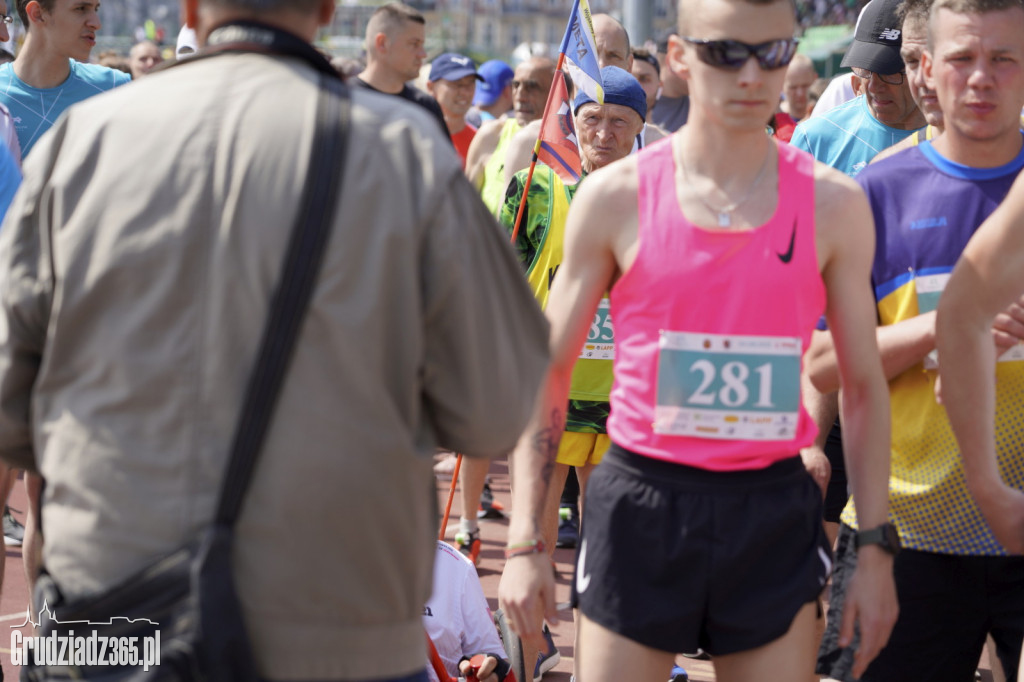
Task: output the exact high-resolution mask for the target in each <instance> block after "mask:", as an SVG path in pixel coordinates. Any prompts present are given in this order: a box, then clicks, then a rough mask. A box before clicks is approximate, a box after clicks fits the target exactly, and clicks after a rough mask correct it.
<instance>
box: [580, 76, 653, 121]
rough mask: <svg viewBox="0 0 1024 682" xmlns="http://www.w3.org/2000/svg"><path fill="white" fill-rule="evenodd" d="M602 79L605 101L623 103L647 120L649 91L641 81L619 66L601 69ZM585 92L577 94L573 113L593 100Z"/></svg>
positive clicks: (641, 118)
mask: <svg viewBox="0 0 1024 682" xmlns="http://www.w3.org/2000/svg"><path fill="white" fill-rule="evenodd" d="M601 80H602V81H604V82H603V83H602V85H603V86H604V103H605V104H621V105H622V106H624V107H629V108H630V109H632V110H633V111H635V112H636V113H638V114H640V120H642V121H646V120H647V93H646V92H644V89H643V88H642V87H640V81H638V80H637V79H636V78H633V75H632V74H630V73H629V72H628V71H625V70H624V69H620V68H619V67H617V66H606V67H604V68H603V69H601ZM593 101H594V100H592V99H591V98H590V97H589V96H588V95H587V94H586V93H585V92H583V91H580V92H579V94H577V95H576V101H575V102H574V105H573V110H572V112H573V114H575V113H576V112H578V111H579V110H580V107H582V106H583V105H584V104H589V103H591V102H593Z"/></svg>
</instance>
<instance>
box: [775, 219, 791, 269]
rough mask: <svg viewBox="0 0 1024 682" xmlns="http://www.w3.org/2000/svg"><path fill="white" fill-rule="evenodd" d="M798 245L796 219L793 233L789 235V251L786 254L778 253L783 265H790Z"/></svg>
mask: <svg viewBox="0 0 1024 682" xmlns="http://www.w3.org/2000/svg"><path fill="white" fill-rule="evenodd" d="M795 245H796V218H793V233H792V234H791V235H789V250H788V251H786V253H776V254H775V255H776V256H778V257H779V260H780V261H782V262H783V263H789V261H791V260H793V247H794V246H795Z"/></svg>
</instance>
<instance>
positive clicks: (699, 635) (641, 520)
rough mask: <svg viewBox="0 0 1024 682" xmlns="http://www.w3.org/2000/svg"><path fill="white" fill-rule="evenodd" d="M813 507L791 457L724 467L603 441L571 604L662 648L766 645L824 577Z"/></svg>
mask: <svg viewBox="0 0 1024 682" xmlns="http://www.w3.org/2000/svg"><path fill="white" fill-rule="evenodd" d="M821 513H822V501H821V490H820V488H818V486H817V485H816V484H815V483H814V480H813V479H812V478H811V476H810V475H809V474H808V473H807V471H806V470H805V469H804V467H803V464H802V462H801V460H800V457H798V456H794V457H793V458H791V459H787V460H785V461H782V462H778V463H776V464H774V465H772V466H770V467H768V468H767V469H761V470H757V471H740V472H724V473H723V472H715V471H707V470H703V469H696V468H693V467H687V466H682V465H679V464H673V463H671V462H663V461H660V460H655V459H652V458H649V457H643V456H640V455H636V454H634V453H631V452H629V451H627V450H624V449H623V448H620V447H619V446H617V445H615V444H612V446H611V448H610V449H609V450H608V453H607V454H606V455H605V458H604V461H603V462H602V463H601V466H599V467H597V468H596V469H595V470H594V473H593V474H592V475H591V477H590V481H589V482H588V484H587V495H586V505H585V506H584V510H583V534H582V542H581V544H580V548H579V550H578V555H577V566H576V574H575V579H574V581H573V604H574V605H575V606H578V607H579V608H581V609H582V611H583V613H584V615H586V616H587V618H589V619H590V620H592V621H594V622H596V623H598V624H599V625H601V626H603V627H605V628H608V629H609V630H611V631H613V632H616V633H618V634H621V635H623V636H625V637H627V638H629V639H632V640H634V641H636V642H639V643H640V644H643V645H645V646H649V647H652V648H655V649H660V650H662V651H670V652H674V653H675V652H682V651H696V650H697V649H698V648H700V649H704V650H705V651H707V652H708V653H710V654H712V655H719V656H721V655H725V654H732V653H737V652H740V651H747V650H749V649H753V648H756V647H759V646H762V645H764V644H768V643H769V642H772V641H774V640H776V639H778V638H779V637H781V636H782V635H784V634H785V633H786V632H787V631H788V630H789V627H790V625H791V624H792V622H793V618H794V617H795V616H796V614H797V612H798V611H799V610H800V609H801V608H802V607H803V606H804V605H805V604H807V603H809V602H813V601H815V600H816V599H817V598H818V596H819V595H820V594H821V590H822V588H823V587H824V585H825V582H826V580H827V579H828V575H829V571H830V570H831V565H832V556H831V551H830V548H829V546H828V541H827V540H826V539H825V535H824V531H823V529H822V524H821Z"/></svg>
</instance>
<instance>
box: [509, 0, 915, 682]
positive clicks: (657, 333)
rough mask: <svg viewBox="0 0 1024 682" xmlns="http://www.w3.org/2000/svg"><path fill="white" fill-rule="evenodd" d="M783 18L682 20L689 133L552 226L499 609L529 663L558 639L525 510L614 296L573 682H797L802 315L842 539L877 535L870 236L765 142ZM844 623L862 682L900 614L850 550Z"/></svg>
mask: <svg viewBox="0 0 1024 682" xmlns="http://www.w3.org/2000/svg"><path fill="white" fill-rule="evenodd" d="M794 14H795V12H794V7H793V5H792V3H791V2H789V1H788V0H767V1H764V0H758V1H757V2H751V1H749V0H682V1H681V2H680V4H679V23H680V26H679V35H680V36H681V38H680V37H673V39H672V44H671V47H670V53H669V60H670V62H671V64H672V67H673V69H675V70H676V72H678V73H680V74H681V75H682V76H683V77H684V78H686V79H687V80H688V81H689V84H690V97H691V110H690V117H689V122H688V124H687V125H686V126H684V127H683V128H681V129H680V130H679V131H678V132H677V133H675V134H674V135H673V136H672V137H670V138H668V139H667V140H665V141H663V142H660V143H658V144H655V145H652V146H651V147H648V148H647V149H645V150H644V151H643V152H641V153H640V154H639V155H637V156H635V157H633V156H631V157H629V158H627V159H625V160H622V161H619V162H616V163H614V164H612V165H611V166H609V167H608V168H607V169H602V170H599V171H597V172H595V173H594V174H593V175H592V176H591V177H590V179H589V180H588V182H587V184H586V185H585V186H584V187H582V188H581V190H580V192H579V193H578V194H577V195H576V198H575V200H574V203H573V205H572V208H571V209H570V212H569V218H568V222H567V226H566V242H565V255H564V260H563V262H562V265H561V268H560V269H559V274H558V277H557V278H556V279H555V281H554V285H553V288H552V290H551V292H550V297H549V300H548V307H547V315H548V319H549V321H550V322H551V324H552V328H551V350H552V355H553V361H552V366H551V368H550V370H549V374H548V378H547V380H546V383H545V385H544V388H542V390H541V392H540V394H539V396H538V400H537V404H536V405H535V407H534V413H533V416H532V417H531V423H530V425H529V426H528V427H527V430H526V431H525V432H524V434H523V436H522V437H521V438H520V440H519V443H518V445H517V446H516V449H515V451H514V454H513V459H514V467H513V476H514V480H513V483H514V485H513V503H514V504H513V516H512V521H511V524H510V526H509V536H508V538H509V546H508V548H507V549H506V556H507V557H508V564H507V566H506V568H505V572H504V574H503V576H502V582H501V587H500V590H499V596H500V601H501V603H502V605H503V608H504V609H505V612H506V614H507V617H508V619H509V621H510V622H511V623H512V625H513V628H514V629H515V630H516V632H517V633H518V634H519V635H520V636H521V637H523V638H524V639H528V640H532V641H534V642H536V643H537V645H538V646H539V645H540V637H541V634H540V633H541V629H540V627H539V623H540V620H541V617H542V616H546V617H547V618H548V619H554V618H557V612H556V610H555V603H554V578H553V575H552V571H551V565H550V563H549V561H548V559H547V556H546V553H545V552H544V545H543V542H542V540H541V537H542V536H541V528H542V522H543V517H542V513H543V509H544V500H545V496H546V494H547V492H548V490H547V488H548V486H549V485H550V483H549V479H550V475H551V471H552V469H553V467H554V462H555V456H556V453H557V451H558V446H559V437H560V435H561V433H562V431H563V430H564V427H565V405H566V400H567V396H568V392H569V386H570V377H571V374H572V370H573V365H574V363H575V360H576V358H577V356H579V351H580V348H581V347H582V346H583V343H584V341H585V339H586V338H587V333H588V330H589V328H590V325H591V323H592V321H593V316H594V312H595V309H596V308H597V306H598V304H599V302H600V300H601V299H602V298H603V297H604V296H605V295H607V292H609V291H610V295H609V298H610V311H611V317H612V318H613V319H614V321H615V328H616V332H615V335H616V348H615V384H614V386H613V389H612V392H611V396H610V397H611V404H612V411H611V416H610V417H609V419H608V432H609V435H610V436H611V440H612V445H611V447H610V449H609V451H608V453H607V454H606V455H605V457H604V460H603V463H602V465H601V466H600V467H598V468H597V469H596V470H595V472H594V473H593V474H592V476H591V478H590V484H589V486H588V489H587V505H586V507H585V508H584V519H583V525H582V529H583V536H582V542H581V546H580V549H579V555H578V559H577V568H576V575H575V582H574V590H573V599H574V602H575V604H576V605H577V606H578V607H579V609H580V611H581V614H582V616H581V619H580V623H579V632H580V645H579V648H578V650H577V656H578V658H579V661H578V666H579V668H578V669H579V670H580V674H581V679H583V680H586V681H587V682H604V681H608V682H611V681H613V680H614V681H618V680H624V679H629V680H639V681H642V682H645V681H650V682H663V680H664V678H665V672H666V671H667V670H669V669H670V668H671V667H672V662H673V657H674V653H675V652H678V651H694V650H696V649H698V648H701V649H704V650H705V651H707V652H709V653H710V654H712V656H713V661H714V666H715V675H716V679H717V680H719V682H739V681H740V680H751V679H757V678H760V677H763V675H764V674H765V671H766V670H771V671H772V677H773V678H775V679H780V680H787V681H795V682H810V681H811V680H814V679H816V677H815V674H814V663H815V660H814V659H815V655H814V654H815V650H816V647H817V641H816V635H815V632H816V625H817V622H818V618H819V616H818V613H819V607H818V598H819V595H820V593H821V590H822V588H823V587H824V585H825V581H826V580H827V578H828V574H829V570H830V567H831V553H830V549H829V547H828V544H827V541H826V540H825V535H824V531H823V528H822V525H821V522H820V514H821V504H822V501H821V493H820V491H819V489H818V487H817V485H816V484H815V483H814V481H813V480H812V478H811V477H810V475H809V474H808V473H807V471H806V470H805V468H804V466H803V465H802V463H801V459H800V457H799V454H798V453H799V451H800V449H801V448H803V447H805V446H806V445H808V444H809V443H810V442H811V440H812V439H813V437H814V435H815V428H814V426H813V423H812V421H811V420H810V418H809V416H808V415H807V413H806V411H805V410H804V409H803V406H802V402H801V398H800V368H801V362H802V355H803V350H804V349H805V348H806V347H807V344H808V342H809V339H810V336H811V332H812V330H813V329H814V328H815V325H816V324H817V322H818V319H819V317H820V316H821V315H822V313H824V314H825V315H826V317H827V319H828V321H829V323H830V327H831V328H832V329H834V330H836V333H838V334H841V336H842V343H840V344H838V347H839V348H840V349H841V352H840V356H841V360H840V362H841V364H842V368H843V380H844V388H845V390H846V396H847V397H846V400H845V401H844V405H843V409H844V416H845V418H846V421H847V424H848V430H849V433H848V442H849V443H850V446H851V447H850V452H851V453H855V456H852V457H851V462H850V465H851V466H850V479H851V485H852V487H853V491H854V494H855V495H856V496H857V499H858V508H857V511H858V513H859V515H860V517H859V521H860V523H861V524H862V527H863V528H865V529H884V528H885V523H886V517H887V506H886V504H887V502H886V499H887V498H886V496H887V481H888V444H889V414H888V409H887V405H888V401H887V392H886V386H885V379H884V376H883V373H882V367H881V363H880V361H879V356H878V350H877V347H876V346H875V343H874V337H873V334H872V327H873V321H874V316H875V313H874V310H873V308H872V305H871V304H872V297H871V290H870V288H869V286H868V273H869V271H870V267H871V259H872V255H873V253H874V238H873V235H874V233H873V229H872V219H871V213H870V210H869V207H868V204H867V201H866V200H865V198H864V195H863V192H861V191H860V190H859V189H858V187H857V186H856V184H855V183H854V182H853V181H851V180H850V179H848V178H846V177H845V176H843V175H842V174H840V173H838V172H836V171H834V170H831V169H829V168H826V167H825V166H823V165H821V164H818V163H815V162H814V161H813V159H811V158H810V156H808V155H807V154H805V153H803V152H800V151H799V150H797V149H795V148H793V147H790V146H788V145H785V144H780V143H777V142H775V141H774V140H772V139H770V138H769V137H767V136H766V135H765V132H764V122H765V121H767V120H768V118H769V117H770V116H771V114H772V113H773V112H774V111H775V108H776V106H777V103H778V100H779V94H780V92H781V90H782V83H783V79H784V77H785V67H786V66H787V65H788V64H789V62H790V60H791V59H792V57H793V54H794V52H795V49H796V44H795V41H794V40H793V33H794V30H795V20H794ZM652 291H657V292H658V295H657V296H651V295H650V292H652ZM879 534H881V532H880V531H879ZM640 557H642V560H638V558H640ZM848 599H849V603H850V604H851V606H852V609H851V610H849V611H847V613H846V614H845V616H846V620H845V622H844V628H843V630H844V637H845V638H846V640H847V641H848V640H850V639H852V636H853V632H854V626H855V624H857V625H858V626H859V630H860V633H861V636H862V642H863V646H862V648H861V649H860V651H859V658H858V662H857V672H861V671H863V669H864V668H865V667H866V666H867V664H868V663H869V662H870V661H871V659H872V658H873V657H874V656H875V655H876V654H877V652H878V651H879V649H881V647H882V646H883V645H884V644H885V641H886V640H887V638H888V634H889V631H890V629H891V628H892V625H893V623H894V621H895V620H896V613H897V610H896V595H895V590H894V587H893V579H892V556H891V554H890V553H889V552H887V551H886V548H885V547H884V546H883V545H882V544H879V543H877V542H874V541H872V539H871V538H870V537H869V536H867V535H866V536H865V540H864V542H863V544H862V547H861V551H860V563H859V565H858V568H857V576H856V580H855V581H854V585H853V586H852V588H851V591H850V594H849V595H848Z"/></svg>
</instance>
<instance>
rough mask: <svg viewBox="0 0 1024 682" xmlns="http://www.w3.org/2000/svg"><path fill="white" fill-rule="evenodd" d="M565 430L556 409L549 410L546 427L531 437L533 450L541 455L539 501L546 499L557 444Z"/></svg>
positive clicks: (563, 422) (559, 412) (563, 421)
mask: <svg viewBox="0 0 1024 682" xmlns="http://www.w3.org/2000/svg"><path fill="white" fill-rule="evenodd" d="M564 428H565V417H564V416H563V415H562V411H561V410H559V409H558V408H555V409H553V410H551V418H550V420H549V421H548V425H547V426H545V427H544V428H542V429H540V430H539V431H538V432H537V433H536V434H535V435H534V437H533V449H534V450H535V451H536V452H537V453H539V454H540V455H541V458H542V461H543V466H542V467H541V470H540V482H541V496H540V499H541V500H545V499H547V495H548V488H550V487H551V475H552V474H553V473H554V471H555V457H556V456H557V455H558V444H559V442H560V441H561V439H562V431H563V429H564Z"/></svg>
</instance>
